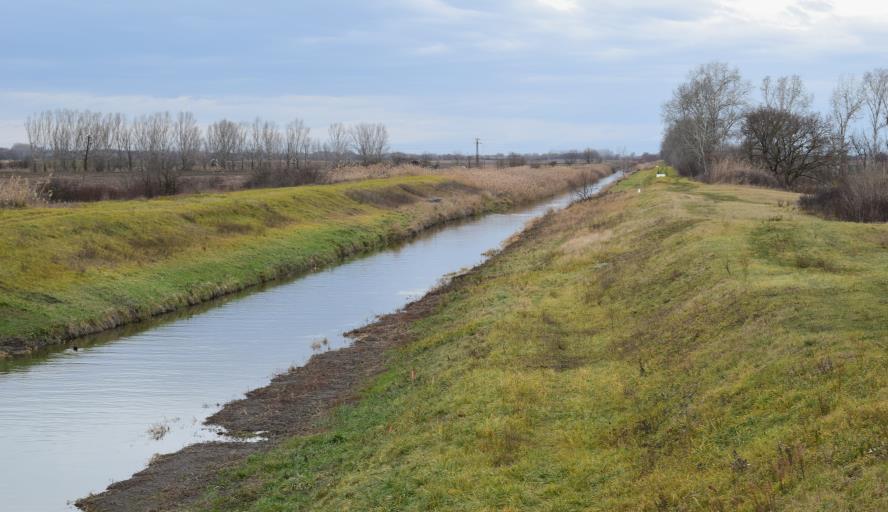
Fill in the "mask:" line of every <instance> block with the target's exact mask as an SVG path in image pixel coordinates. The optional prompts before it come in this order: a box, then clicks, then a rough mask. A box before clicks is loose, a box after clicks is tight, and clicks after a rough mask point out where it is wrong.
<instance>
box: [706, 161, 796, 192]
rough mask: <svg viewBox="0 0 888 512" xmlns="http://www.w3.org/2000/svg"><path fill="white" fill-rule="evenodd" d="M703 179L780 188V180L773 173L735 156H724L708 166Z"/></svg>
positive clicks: (713, 181)
mask: <svg viewBox="0 0 888 512" xmlns="http://www.w3.org/2000/svg"><path fill="white" fill-rule="evenodd" d="M703 181H705V182H707V183H733V184H737V185H755V186H759V187H771V188H780V182H779V181H777V178H775V177H774V175H773V174H771V173H769V172H768V171H765V170H764V169H759V168H756V167H753V166H752V165H750V164H749V163H747V162H744V161H742V160H738V159H735V158H724V159H722V160H719V161H718V162H716V163H715V164H713V165H712V166H710V168H709V172H707V173H706V175H704V176H703Z"/></svg>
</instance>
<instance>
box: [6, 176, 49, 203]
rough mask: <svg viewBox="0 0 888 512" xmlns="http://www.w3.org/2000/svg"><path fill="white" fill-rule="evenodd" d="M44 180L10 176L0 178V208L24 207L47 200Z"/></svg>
mask: <svg viewBox="0 0 888 512" xmlns="http://www.w3.org/2000/svg"><path fill="white" fill-rule="evenodd" d="M45 190H46V180H40V179H28V178H24V177H21V176H11V177H9V178H4V179H0V208H25V207H27V206H38V205H43V204H45V203H46V202H47V199H48V197H47V194H46V192H45Z"/></svg>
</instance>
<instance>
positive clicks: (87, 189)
mask: <svg viewBox="0 0 888 512" xmlns="http://www.w3.org/2000/svg"><path fill="white" fill-rule="evenodd" d="M46 190H47V191H48V192H49V195H50V197H51V198H52V201H53V202H59V203H81V202H93V201H106V200H109V199H135V198H138V197H146V196H147V194H146V190H145V183H144V182H143V181H142V180H130V181H129V182H128V181H126V180H115V181H114V182H112V181H110V180H108V181H105V182H87V181H85V180H83V179H78V178H51V179H50V180H49V182H48V183H47V184H46Z"/></svg>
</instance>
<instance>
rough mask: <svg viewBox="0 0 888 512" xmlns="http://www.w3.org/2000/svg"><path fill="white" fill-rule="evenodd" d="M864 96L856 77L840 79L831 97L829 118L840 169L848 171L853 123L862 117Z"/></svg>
mask: <svg viewBox="0 0 888 512" xmlns="http://www.w3.org/2000/svg"><path fill="white" fill-rule="evenodd" d="M862 107H863V97H862V95H861V93H860V88H859V87H858V85H857V84H856V83H855V80H854V77H847V78H846V77H843V78H841V79H839V83H838V84H837V85H836V88H835V89H833V92H832V97H831V98H830V111H829V118H830V122H831V123H832V131H833V152H834V153H835V155H836V158H837V161H838V164H839V170H840V171H841V172H843V173H844V172H847V168H848V153H849V152H850V149H851V140H850V138H851V133H850V130H851V125H852V123H853V122H854V121H856V120H857V119H859V118H860V110H861V108H862Z"/></svg>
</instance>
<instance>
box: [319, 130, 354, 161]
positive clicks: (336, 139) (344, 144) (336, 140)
mask: <svg viewBox="0 0 888 512" xmlns="http://www.w3.org/2000/svg"><path fill="white" fill-rule="evenodd" d="M348 148H349V131H348V129H347V128H346V127H345V125H344V124H342V123H333V124H331V125H330V126H329V127H328V128H327V143H326V148H325V149H326V153H327V154H328V157H329V158H330V160H331V161H332V163H333V166H334V167H338V166H340V165H342V163H343V162H344V161H345V159H346V157H347V156H348Z"/></svg>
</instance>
